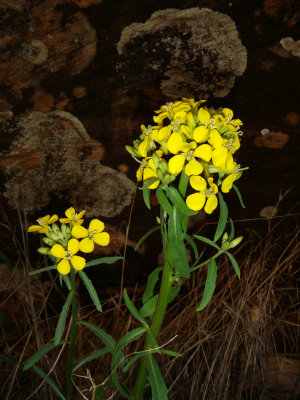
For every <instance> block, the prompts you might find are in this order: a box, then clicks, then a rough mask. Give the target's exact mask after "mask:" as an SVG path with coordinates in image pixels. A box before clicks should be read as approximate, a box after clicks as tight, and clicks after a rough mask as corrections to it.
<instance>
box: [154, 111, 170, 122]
mask: <svg viewBox="0 0 300 400" xmlns="http://www.w3.org/2000/svg"><path fill="white" fill-rule="evenodd" d="M167 116H168V113H167V112H162V113H161V114H159V115H154V117H153V121H154V122H155V123H156V124H159V123H160V122H162V121H163V120H164V119H165V118H166V117H167Z"/></svg>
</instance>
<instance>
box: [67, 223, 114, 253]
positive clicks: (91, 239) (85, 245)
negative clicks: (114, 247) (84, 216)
mask: <svg viewBox="0 0 300 400" xmlns="http://www.w3.org/2000/svg"><path fill="white" fill-rule="evenodd" d="M103 229H104V223H103V222H102V221H100V220H99V219H93V220H92V221H91V222H90V225H89V228H88V229H86V228H84V227H83V226H79V225H75V226H73V229H72V236H74V237H75V238H77V239H82V238H84V239H83V240H81V241H80V243H79V249H80V250H81V251H82V252H83V253H91V252H92V251H93V250H94V247H95V243H96V244H98V245H100V246H107V245H108V244H109V240H110V236H109V234H108V233H107V232H102V231H103Z"/></svg>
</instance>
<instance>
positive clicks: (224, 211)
mask: <svg viewBox="0 0 300 400" xmlns="http://www.w3.org/2000/svg"><path fill="white" fill-rule="evenodd" d="M218 197H219V204H220V217H219V222H218V225H217V229H216V233H215V236H214V242H216V241H217V240H219V239H220V237H221V236H222V234H223V232H224V230H225V228H226V224H227V218H228V208H227V205H226V203H225V201H224V198H223V196H222V194H221V193H220V192H218Z"/></svg>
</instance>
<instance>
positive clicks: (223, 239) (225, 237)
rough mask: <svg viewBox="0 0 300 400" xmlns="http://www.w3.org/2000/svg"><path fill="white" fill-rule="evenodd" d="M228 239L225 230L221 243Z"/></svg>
mask: <svg viewBox="0 0 300 400" xmlns="http://www.w3.org/2000/svg"><path fill="white" fill-rule="evenodd" d="M227 241H228V233H227V232H225V233H224V235H223V237H222V244H223V243H225V242H227Z"/></svg>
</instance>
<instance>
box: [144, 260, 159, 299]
mask: <svg viewBox="0 0 300 400" xmlns="http://www.w3.org/2000/svg"><path fill="white" fill-rule="evenodd" d="M161 271H162V267H158V268H155V270H154V271H152V272H151V274H150V275H149V276H148V280H147V286H146V289H145V291H144V294H143V297H142V301H143V304H144V303H146V301H148V300H149V299H150V297H152V296H153V292H154V288H155V285H156V283H157V282H158V279H159V274H160V272H161Z"/></svg>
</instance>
